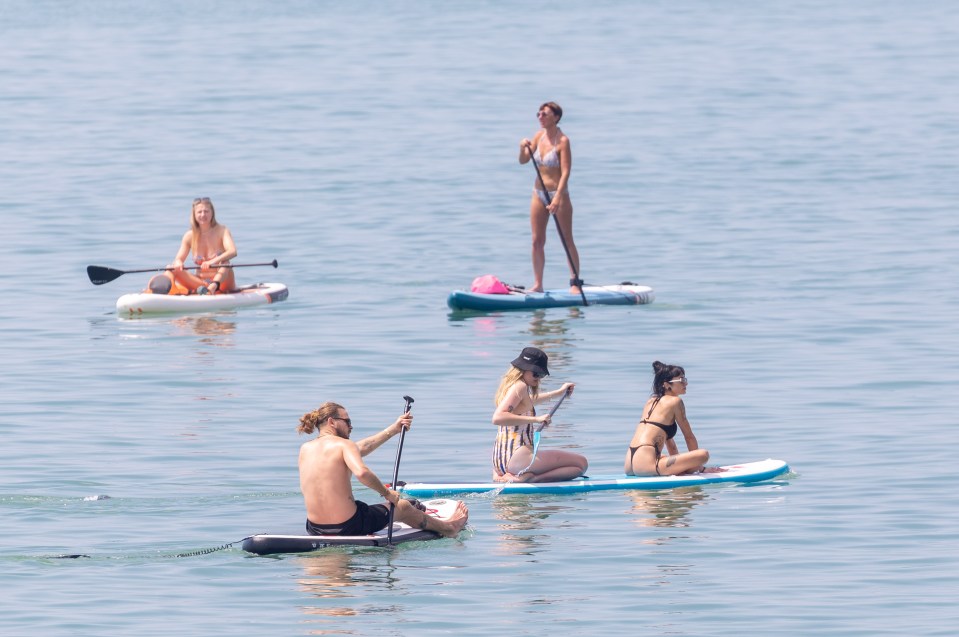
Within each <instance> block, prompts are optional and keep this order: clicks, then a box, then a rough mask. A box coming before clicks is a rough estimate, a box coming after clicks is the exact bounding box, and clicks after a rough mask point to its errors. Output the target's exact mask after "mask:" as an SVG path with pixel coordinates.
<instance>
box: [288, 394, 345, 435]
mask: <svg viewBox="0 0 959 637" xmlns="http://www.w3.org/2000/svg"><path fill="white" fill-rule="evenodd" d="M341 409H343V405H340V404H337V403H334V402H332V401H329V400H328V401H326V402H325V403H323V404H322V405H320V406H319V407H317V408H316V409H314V410H313V411H311V412H309V413H306V414H303V416H302V417H300V426H299V427H297V428H296V430H297V431H298V432H299V433H301V434H311V433H313V432H314V431H319V430H320V427H322V426H323V424H324V423H325V422H326V421H327V419H328V418H336V417H337V416H338V415H339V413H340V410H341Z"/></svg>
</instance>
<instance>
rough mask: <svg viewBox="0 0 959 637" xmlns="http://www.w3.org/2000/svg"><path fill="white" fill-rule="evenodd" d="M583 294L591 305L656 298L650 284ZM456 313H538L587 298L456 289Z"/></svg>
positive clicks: (452, 300) (588, 288)
mask: <svg viewBox="0 0 959 637" xmlns="http://www.w3.org/2000/svg"><path fill="white" fill-rule="evenodd" d="M583 293H584V294H585V295H586V300H587V301H589V304H590V305H645V304H646V303H652V302H653V299H655V298H656V297H655V295H654V294H653V288H651V287H649V286H646V285H633V284H621V285H585V286H583ZM446 304H447V305H449V306H450V307H451V308H452V309H454V310H479V311H485V312H489V311H497V310H535V309H538V308H547V307H572V306H575V305H582V304H583V297H582V296H580V295H579V294H570V293H569V290H568V289H563V290H546V291H545V292H529V293H524V292H512V293H510V294H480V293H478V292H467V291H466V290H454V291H453V292H450V295H449V297H448V298H447V299H446Z"/></svg>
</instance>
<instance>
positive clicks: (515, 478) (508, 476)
mask: <svg viewBox="0 0 959 637" xmlns="http://www.w3.org/2000/svg"><path fill="white" fill-rule="evenodd" d="M534 477H536V476H535V475H534V474H533V473H530V472H528V471H527V472H526V473H524V474H522V475H514V474H512V473H504V474H503V475H499V474H498V473H493V482H529V481H530V480H532V479H533V478H534Z"/></svg>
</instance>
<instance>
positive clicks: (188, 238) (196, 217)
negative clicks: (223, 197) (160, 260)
mask: <svg viewBox="0 0 959 637" xmlns="http://www.w3.org/2000/svg"><path fill="white" fill-rule="evenodd" d="M190 253H193V262H194V263H195V264H196V272H197V273H196V274H193V273H192V272H190V271H189V270H186V269H184V263H185V261H186V259H187V257H188V256H190ZM235 256H236V245H235V244H234V243H233V235H231V234H230V229H229V228H227V227H226V226H224V225H222V224H219V223H217V222H216V212H215V211H214V209H213V202H212V201H210V198H209V197H200V198H197V199H194V200H193V208H192V210H191V211H190V229H189V230H187V231H186V233H185V234H184V235H183V240H182V241H180V249H179V250H178V251H177V253H176V257H174V259H173V263H171V264H170V265H169V266H168V267H171V268H173V270H172V271H170V272H165V273H164V274H162V275H158V276H155V277H153V279H151V280H150V289H151V290H153V291H154V292H155V293H161V294H171V293H172V294H215V293H217V292H230V291H232V290H233V288H234V287H236V286H235V279H234V277H233V268H223V267H217V266H220V265H228V264H229V263H230V259H232V258H233V257H235ZM163 279H166V280H167V281H166V282H165V281H163ZM164 288H166V289H164Z"/></svg>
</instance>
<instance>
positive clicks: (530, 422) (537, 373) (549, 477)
mask: <svg viewBox="0 0 959 637" xmlns="http://www.w3.org/2000/svg"><path fill="white" fill-rule="evenodd" d="M547 361H548V357H547V356H546V353H545V352H544V351H542V350H540V349H537V348H535V347H526V348H524V349H523V351H522V353H520V355H519V356H518V357H517V358H516V360H514V361H513V363H512V365H511V367H510V368H509V370H507V372H506V374H504V375H503V378H502V380H500V384H499V389H497V390H496V399H495V402H496V411H494V412H493V424H494V425H496V427H497V429H498V431H497V433H496V442H494V443H493V480H494V481H496V482H556V481H558V480H572V479H573V478H575V477H577V476H581V475H583V474H584V473H586V467H587V466H589V463H588V462H587V461H586V458H585V457H583V456H581V455H579V454H578V453H572V452H570V451H561V450H558V449H557V450H554V449H549V450H545V451H544V450H537V452H536V455H535V457H534V455H533V433H534V432H533V428H534V425H540V424H543V425H548V424H549V422H550V415H549V414H544V415H542V416H537V415H536V407H535V405H536V404H537V403H541V402H544V401H547V400H551V399H553V398H559V397H560V396H562V395H563V394H567V395H569V394H572V393H573V387H574V386H575V385H574V384H573V383H563V385H562V387H560V388H559V389H556V390H553V391H550V392H545V393H543V394H540V393H539V384H540V380H541V379H542V378H544V377H546V376H548V375H549V370H548V369H547V367H546V363H547Z"/></svg>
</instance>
